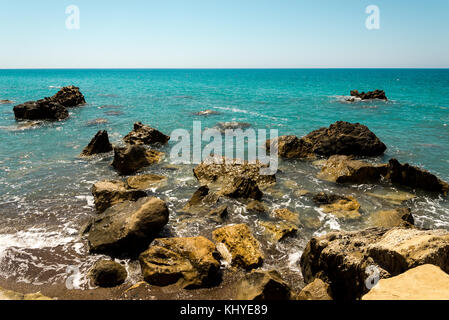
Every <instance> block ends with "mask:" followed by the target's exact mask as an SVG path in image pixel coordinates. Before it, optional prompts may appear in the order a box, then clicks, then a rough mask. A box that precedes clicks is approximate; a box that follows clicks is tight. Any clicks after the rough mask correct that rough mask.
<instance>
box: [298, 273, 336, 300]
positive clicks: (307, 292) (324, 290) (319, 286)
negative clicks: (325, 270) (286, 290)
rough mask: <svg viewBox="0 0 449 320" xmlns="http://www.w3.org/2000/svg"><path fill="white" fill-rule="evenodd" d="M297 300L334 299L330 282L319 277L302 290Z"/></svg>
mask: <svg viewBox="0 0 449 320" xmlns="http://www.w3.org/2000/svg"><path fill="white" fill-rule="evenodd" d="M297 300H332V292H331V289H330V286H329V284H328V283H326V282H324V281H323V280H321V279H318V278H317V279H315V280H313V281H312V282H311V283H309V284H308V285H307V286H305V287H304V288H303V289H302V290H301V292H300V293H299V294H298V296H297Z"/></svg>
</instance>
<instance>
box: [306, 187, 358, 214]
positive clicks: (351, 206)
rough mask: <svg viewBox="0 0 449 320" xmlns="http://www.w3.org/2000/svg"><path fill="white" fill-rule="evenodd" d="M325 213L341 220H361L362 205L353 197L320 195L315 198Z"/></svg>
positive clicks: (322, 193)
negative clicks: (360, 210)
mask: <svg viewBox="0 0 449 320" xmlns="http://www.w3.org/2000/svg"><path fill="white" fill-rule="evenodd" d="M313 201H314V202H315V203H316V204H318V205H319V206H320V208H321V210H322V211H323V212H324V213H329V214H332V215H334V216H336V217H337V218H339V219H359V218H361V217H362V215H361V214H360V212H359V209H360V203H359V202H358V201H357V200H356V199H355V198H354V197H352V196H347V197H345V196H339V195H335V194H327V193H324V192H321V193H318V194H316V195H315V196H314V197H313Z"/></svg>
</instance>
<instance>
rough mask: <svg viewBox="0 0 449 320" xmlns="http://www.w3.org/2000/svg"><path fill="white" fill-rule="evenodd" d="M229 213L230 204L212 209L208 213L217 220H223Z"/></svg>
mask: <svg viewBox="0 0 449 320" xmlns="http://www.w3.org/2000/svg"><path fill="white" fill-rule="evenodd" d="M228 215H229V212H228V206H227V205H225V204H224V205H222V206H219V207H217V208H215V209H212V210H211V211H209V213H208V216H209V218H211V219H213V220H215V221H216V222H223V221H224V220H225V219H226V218H227V217H228Z"/></svg>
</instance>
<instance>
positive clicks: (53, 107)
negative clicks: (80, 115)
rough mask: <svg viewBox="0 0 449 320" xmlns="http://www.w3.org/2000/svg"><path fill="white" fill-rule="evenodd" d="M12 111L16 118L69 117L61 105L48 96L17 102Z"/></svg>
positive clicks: (60, 118) (62, 118)
mask: <svg viewBox="0 0 449 320" xmlns="http://www.w3.org/2000/svg"><path fill="white" fill-rule="evenodd" d="M13 111H14V116H15V117H16V119H17V120H64V119H66V118H68V117H69V112H68V111H67V109H66V108H65V107H64V106H63V105H61V104H59V103H56V102H53V101H51V100H49V99H48V98H47V99H42V100H38V101H29V102H25V103H23V104H19V105H17V106H15V107H14V109H13Z"/></svg>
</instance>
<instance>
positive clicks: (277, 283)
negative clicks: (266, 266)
mask: <svg viewBox="0 0 449 320" xmlns="http://www.w3.org/2000/svg"><path fill="white" fill-rule="evenodd" d="M236 291H237V295H236V296H237V297H236V298H237V300H258V301H261V300H262V301H273V300H289V299H290V298H291V289H290V287H289V286H288V284H287V283H286V282H285V281H284V280H283V279H282V277H281V275H280V274H279V272H277V271H275V270H271V271H259V270H253V271H252V272H251V273H250V274H248V275H247V276H246V277H245V278H244V279H242V280H241V281H240V282H239V283H238V284H237V289H236Z"/></svg>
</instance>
